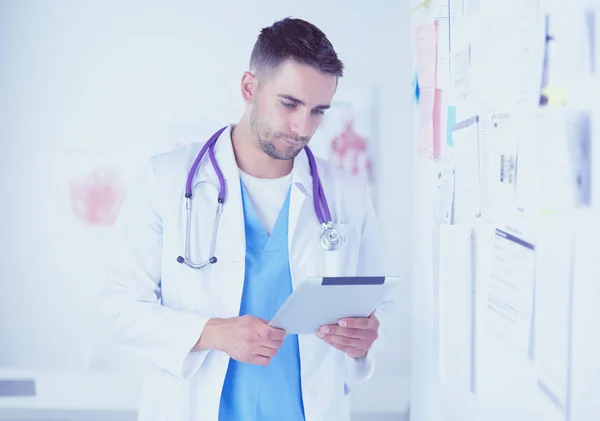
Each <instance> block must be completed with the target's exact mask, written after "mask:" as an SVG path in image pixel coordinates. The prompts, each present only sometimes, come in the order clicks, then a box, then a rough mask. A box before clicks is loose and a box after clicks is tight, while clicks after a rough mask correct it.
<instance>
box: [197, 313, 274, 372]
mask: <svg viewBox="0 0 600 421" xmlns="http://www.w3.org/2000/svg"><path fill="white" fill-rule="evenodd" d="M284 338H285V331H283V330H281V329H276V328H273V327H271V326H269V325H268V322H267V321H265V320H262V319H259V318H257V317H253V316H250V315H245V316H241V317H232V318H230V319H210V320H209V321H208V323H206V325H205V327H204V331H203V332H202V335H201V336H200V340H199V341H198V343H197V344H196V346H195V347H194V348H195V349H196V350H202V349H218V350H220V351H223V352H225V353H226V354H227V355H229V356H230V357H231V358H233V359H234V360H237V361H240V362H243V363H248V364H257V365H262V366H265V365H268V364H269V362H271V358H273V357H274V356H275V355H276V354H277V351H279V348H280V347H281V345H283V339H284Z"/></svg>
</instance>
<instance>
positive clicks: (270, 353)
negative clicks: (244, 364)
mask: <svg viewBox="0 0 600 421" xmlns="http://www.w3.org/2000/svg"><path fill="white" fill-rule="evenodd" d="M278 350H279V348H270V347H267V346H261V347H258V348H257V349H256V350H255V351H254V355H256V356H261V357H269V358H272V357H274V356H275V355H277V351H278Z"/></svg>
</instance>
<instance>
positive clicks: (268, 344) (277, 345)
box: [260, 339, 283, 349]
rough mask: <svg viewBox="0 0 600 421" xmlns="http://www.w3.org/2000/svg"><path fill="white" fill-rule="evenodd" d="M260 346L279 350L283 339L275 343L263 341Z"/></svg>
mask: <svg viewBox="0 0 600 421" xmlns="http://www.w3.org/2000/svg"><path fill="white" fill-rule="evenodd" d="M260 345H261V346H264V347H267V348H271V349H279V348H281V346H282V345H283V339H281V340H277V341H270V340H263V341H262V342H261V343H260Z"/></svg>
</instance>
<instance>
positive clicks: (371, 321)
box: [338, 315, 379, 329]
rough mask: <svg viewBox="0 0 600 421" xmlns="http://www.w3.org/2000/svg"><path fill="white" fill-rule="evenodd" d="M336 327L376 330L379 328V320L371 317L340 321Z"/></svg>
mask: <svg viewBox="0 0 600 421" xmlns="http://www.w3.org/2000/svg"><path fill="white" fill-rule="evenodd" d="M338 325H340V326H342V327H348V328H353V329H377V328H378V327H379V320H377V318H376V317H375V316H374V315H373V317H371V316H369V317H356V318H348V319H342V320H340V321H339V323H338Z"/></svg>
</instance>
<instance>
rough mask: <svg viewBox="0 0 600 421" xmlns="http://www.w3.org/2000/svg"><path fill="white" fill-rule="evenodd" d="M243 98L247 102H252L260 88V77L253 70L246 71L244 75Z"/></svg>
mask: <svg viewBox="0 0 600 421" xmlns="http://www.w3.org/2000/svg"><path fill="white" fill-rule="evenodd" d="M241 88H242V98H244V102H246V104H250V103H252V100H253V99H254V96H255V95H256V91H257V90H258V79H257V78H256V75H254V74H253V73H251V72H244V75H243V76H242V86H241Z"/></svg>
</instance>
